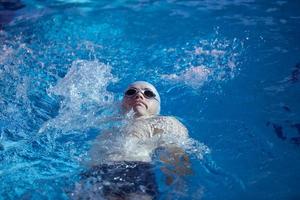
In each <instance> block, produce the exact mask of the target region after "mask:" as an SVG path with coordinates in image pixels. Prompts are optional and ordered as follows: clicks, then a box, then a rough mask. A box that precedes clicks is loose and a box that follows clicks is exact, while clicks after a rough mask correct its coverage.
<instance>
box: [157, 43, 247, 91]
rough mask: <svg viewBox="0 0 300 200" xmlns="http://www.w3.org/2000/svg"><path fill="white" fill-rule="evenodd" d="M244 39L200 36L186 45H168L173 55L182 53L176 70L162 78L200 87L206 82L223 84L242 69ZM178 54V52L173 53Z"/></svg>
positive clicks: (171, 82)
mask: <svg viewBox="0 0 300 200" xmlns="http://www.w3.org/2000/svg"><path fill="white" fill-rule="evenodd" d="M241 46H242V44H241V42H239V41H237V39H233V40H232V41H230V40H226V39H223V40H222V39H214V40H200V41H199V42H198V43H196V44H190V43H187V44H186V46H185V47H181V48H180V49H178V48H169V49H166V50H165V53H167V54H169V56H170V57H174V56H176V55H177V54H180V55H181V56H180V57H179V56H178V57H179V59H177V61H176V62H175V64H174V66H173V71H174V73H170V74H163V75H161V79H163V80H165V81H166V82H167V83H170V84H173V85H174V84H184V85H187V86H189V87H192V88H194V89H199V88H201V87H202V86H204V85H205V84H206V83H208V82H209V83H210V85H214V84H220V83H222V82H226V81H228V80H231V79H233V78H234V77H235V76H236V75H237V74H238V71H239V65H240V61H239V57H240V54H241V51H240V49H241V48H240V47H241ZM173 54H175V55H173Z"/></svg>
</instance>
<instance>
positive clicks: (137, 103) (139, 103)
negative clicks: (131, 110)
mask: <svg viewBox="0 0 300 200" xmlns="http://www.w3.org/2000/svg"><path fill="white" fill-rule="evenodd" d="M133 105H134V106H143V107H145V108H146V109H148V106H147V105H146V104H145V103H144V102H141V101H136V102H134V103H133Z"/></svg>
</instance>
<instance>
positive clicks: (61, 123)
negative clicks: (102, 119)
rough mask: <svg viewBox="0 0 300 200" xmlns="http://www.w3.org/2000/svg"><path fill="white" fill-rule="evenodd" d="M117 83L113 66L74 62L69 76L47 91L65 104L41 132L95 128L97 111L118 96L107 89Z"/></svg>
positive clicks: (61, 105) (95, 61) (85, 61)
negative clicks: (110, 84)
mask: <svg viewBox="0 0 300 200" xmlns="http://www.w3.org/2000/svg"><path fill="white" fill-rule="evenodd" d="M116 80H117V79H116V78H115V77H114V76H113V75H112V74H111V67H110V66H109V65H106V64H104V63H101V62H100V61H98V60H94V61H87V60H76V61H74V62H73V63H72V66H71V68H70V69H69V71H68V73H67V74H66V76H65V77H64V78H63V79H61V80H59V81H58V82H57V84H56V85H55V86H53V87H51V88H49V89H48V91H47V92H48V93H49V95H58V96H60V97H62V101H61V102H60V109H59V114H58V116H56V117H55V118H54V119H51V120H49V121H47V122H46V123H45V124H44V125H43V127H42V128H41V129H40V131H39V132H42V131H44V130H45V128H58V129H62V130H64V131H67V130H76V129H79V130H81V129H85V128H87V127H89V126H93V125H94V123H95V122H96V121H97V120H98V119H97V116H96V114H95V113H96V112H97V110H101V109H105V108H107V107H108V106H109V105H110V104H112V103H113V100H114V96H113V94H112V93H110V92H108V91H107V89H106V88H107V86H108V84H109V83H112V82H115V81H116Z"/></svg>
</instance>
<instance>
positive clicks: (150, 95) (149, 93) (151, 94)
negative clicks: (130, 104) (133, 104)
mask: <svg viewBox="0 0 300 200" xmlns="http://www.w3.org/2000/svg"><path fill="white" fill-rule="evenodd" d="M139 92H141V93H142V94H143V95H144V96H145V97H146V98H147V99H152V98H153V99H156V98H155V97H156V94H155V93H154V92H152V91H151V90H150V89H147V88H146V89H137V88H129V89H128V90H127V91H126V92H125V96H128V97H131V96H134V95H136V94H137V93H139ZM156 100H157V99H156ZM157 101H158V100H157Z"/></svg>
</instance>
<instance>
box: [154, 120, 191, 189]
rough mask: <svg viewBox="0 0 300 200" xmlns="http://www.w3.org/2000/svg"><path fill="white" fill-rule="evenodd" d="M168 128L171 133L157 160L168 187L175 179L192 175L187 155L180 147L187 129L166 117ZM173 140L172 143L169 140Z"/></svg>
mask: <svg viewBox="0 0 300 200" xmlns="http://www.w3.org/2000/svg"><path fill="white" fill-rule="evenodd" d="M167 119H168V123H167V124H168V126H169V127H172V131H171V133H166V134H169V135H168V136H167V141H165V142H164V145H163V152H161V153H160V154H159V160H160V161H161V162H162V163H163V166H162V167H161V171H162V172H163V173H164V175H165V176H166V184H167V185H170V184H172V183H173V182H174V179H175V178H176V177H182V176H186V175H190V174H192V168H191V164H190V160H189V157H188V155H187V154H186V153H185V151H184V149H183V148H182V147H181V146H182V145H180V144H179V142H183V141H184V140H187V139H188V130H187V128H186V127H185V126H184V125H183V124H182V123H181V122H179V121H178V120H177V119H176V118H174V117H168V118H167ZM168 138H169V139H172V138H174V139H175V140H174V141H171V140H169V139H168Z"/></svg>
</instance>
